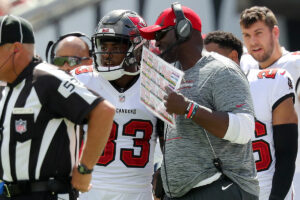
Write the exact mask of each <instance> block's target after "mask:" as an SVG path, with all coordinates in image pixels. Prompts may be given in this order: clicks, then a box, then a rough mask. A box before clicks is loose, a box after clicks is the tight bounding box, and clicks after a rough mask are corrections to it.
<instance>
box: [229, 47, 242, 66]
mask: <svg viewBox="0 0 300 200" xmlns="http://www.w3.org/2000/svg"><path fill="white" fill-rule="evenodd" d="M228 57H229V58H230V59H231V60H233V61H234V62H236V63H237V64H238V65H240V61H239V55H238V52H237V51H236V50H232V51H231V52H230V53H229V55H228Z"/></svg>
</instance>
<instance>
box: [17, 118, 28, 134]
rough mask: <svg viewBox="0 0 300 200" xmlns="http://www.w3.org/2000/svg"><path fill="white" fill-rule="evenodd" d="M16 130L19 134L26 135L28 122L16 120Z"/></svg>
mask: <svg viewBox="0 0 300 200" xmlns="http://www.w3.org/2000/svg"><path fill="white" fill-rule="evenodd" d="M15 129H16V132H17V133H20V134H22V133H25V132H26V131H27V121H26V120H22V119H19V120H16V121H15Z"/></svg>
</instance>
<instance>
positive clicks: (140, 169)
mask: <svg viewBox="0 0 300 200" xmlns="http://www.w3.org/2000/svg"><path fill="white" fill-rule="evenodd" d="M72 73H73V75H74V76H75V77H76V78H77V79H78V80H79V81H81V82H83V83H84V84H85V85H86V86H87V87H88V88H89V89H91V90H94V91H95V92H97V93H99V94H101V96H102V97H103V98H105V99H106V100H108V101H109V102H111V103H112V104H113V105H114V106H115V107H116V114H115V117H114V123H113V128H112V131H111V135H110V138H109V140H108V143H107V144H106V147H105V150H104V152H103V154H102V156H101V157H100V158H99V161H98V163H97V165H96V166H95V167H94V171H93V176H92V185H93V188H94V189H98V190H101V191H117V192H124V193H140V192H145V191H152V185H151V181H152V174H153V155H154V149H155V145H156V138H157V133H156V122H157V118H156V117H155V115H153V114H152V113H150V112H149V111H148V110H147V109H146V108H145V107H144V105H143V104H141V103H140V100H139V97H140V78H139V79H138V80H137V81H136V82H135V83H134V84H133V85H132V86H131V87H130V88H129V89H127V90H126V91H124V92H122V93H120V92H119V91H117V90H116V89H115V88H114V87H113V86H112V85H111V84H110V82H109V81H107V80H106V79H104V78H103V77H102V76H101V75H100V74H99V73H96V72H93V68H92V66H83V67H80V68H77V69H76V70H75V71H73V72H72ZM150 198H151V197H150Z"/></svg>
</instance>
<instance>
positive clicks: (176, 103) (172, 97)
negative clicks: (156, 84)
mask: <svg viewBox="0 0 300 200" xmlns="http://www.w3.org/2000/svg"><path fill="white" fill-rule="evenodd" d="M165 91H166V92H167V95H165V96H164V100H165V103H164V104H165V106H166V111H167V112H168V113H169V114H176V115H184V114H185V111H186V109H187V107H188V105H189V101H188V100H187V99H186V98H185V97H184V96H183V95H182V94H180V93H177V92H175V91H173V90H171V89H170V88H169V87H168V86H167V87H165Z"/></svg>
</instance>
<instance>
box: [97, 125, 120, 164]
mask: <svg viewBox="0 0 300 200" xmlns="http://www.w3.org/2000/svg"><path fill="white" fill-rule="evenodd" d="M117 133H118V124H117V123H116V122H115V121H114V123H113V126H112V129H111V132H110V136H109V138H108V141H107V143H106V146H105V149H104V151H103V153H102V155H101V156H100V158H99V160H98V163H97V165H102V166H106V165H108V164H109V163H111V162H112V161H114V160H115V156H116V142H115V140H116V139H117V137H118V134H117Z"/></svg>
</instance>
